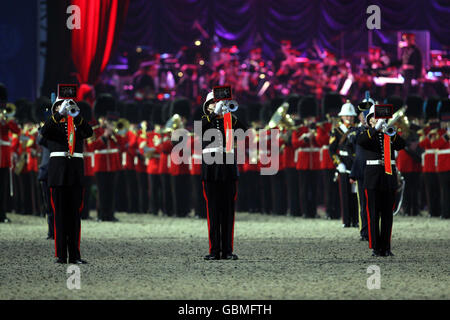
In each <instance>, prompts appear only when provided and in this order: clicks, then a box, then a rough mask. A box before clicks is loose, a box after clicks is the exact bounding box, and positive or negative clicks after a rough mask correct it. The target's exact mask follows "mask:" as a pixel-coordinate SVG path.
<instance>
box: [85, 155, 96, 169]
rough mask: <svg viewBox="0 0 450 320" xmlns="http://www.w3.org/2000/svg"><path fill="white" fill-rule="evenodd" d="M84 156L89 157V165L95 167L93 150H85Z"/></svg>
mask: <svg viewBox="0 0 450 320" xmlns="http://www.w3.org/2000/svg"><path fill="white" fill-rule="evenodd" d="M84 155H85V156H86V157H91V167H95V156H94V153H93V152H85V153H84Z"/></svg>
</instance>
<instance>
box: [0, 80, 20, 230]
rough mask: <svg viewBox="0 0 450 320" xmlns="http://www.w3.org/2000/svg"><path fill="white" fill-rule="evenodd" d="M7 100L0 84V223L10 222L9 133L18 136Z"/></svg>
mask: <svg viewBox="0 0 450 320" xmlns="http://www.w3.org/2000/svg"><path fill="white" fill-rule="evenodd" d="M7 100H8V96H7V91H6V87H5V86H4V85H2V84H0V112H1V113H0V197H1V198H0V223H5V222H10V220H9V219H8V218H7V217H6V209H7V203H8V197H10V187H11V185H10V181H11V179H12V178H13V177H12V170H11V168H12V164H11V157H12V152H11V140H10V133H15V134H20V129H19V127H18V126H17V124H16V123H15V122H14V120H13V119H12V116H13V110H12V109H11V110H10V111H8V109H7ZM10 107H11V106H10Z"/></svg>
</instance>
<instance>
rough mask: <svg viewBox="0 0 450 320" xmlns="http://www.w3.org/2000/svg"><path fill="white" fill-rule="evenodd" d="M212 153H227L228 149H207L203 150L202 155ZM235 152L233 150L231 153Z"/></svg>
mask: <svg viewBox="0 0 450 320" xmlns="http://www.w3.org/2000/svg"><path fill="white" fill-rule="evenodd" d="M210 152H226V148H224V147H215V148H205V149H203V150H202V153H210ZM233 152H234V150H231V153H233Z"/></svg>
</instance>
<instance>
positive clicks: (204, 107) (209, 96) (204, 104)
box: [203, 91, 214, 114]
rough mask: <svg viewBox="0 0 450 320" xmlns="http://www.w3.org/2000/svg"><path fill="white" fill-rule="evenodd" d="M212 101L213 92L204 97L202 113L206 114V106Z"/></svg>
mask: <svg viewBox="0 0 450 320" xmlns="http://www.w3.org/2000/svg"><path fill="white" fill-rule="evenodd" d="M212 100H214V92H212V91H211V92H209V93H208V95H207V96H206V100H205V102H204V103H203V113H204V114H207V112H206V107H207V106H208V104H209V103H210V102H211V101H212Z"/></svg>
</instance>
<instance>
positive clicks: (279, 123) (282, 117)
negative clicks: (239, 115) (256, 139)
mask: <svg viewBox="0 0 450 320" xmlns="http://www.w3.org/2000/svg"><path fill="white" fill-rule="evenodd" d="M288 109H289V103H287V102H283V104H282V105H281V106H279V107H278V108H277V110H276V111H275V113H274V114H273V115H272V118H270V121H269V123H268V124H267V125H266V126H265V127H264V130H269V129H274V128H276V127H279V128H280V129H286V130H294V129H296V126H295V121H294V119H292V117H291V116H290V115H289V114H287V111H288Z"/></svg>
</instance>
